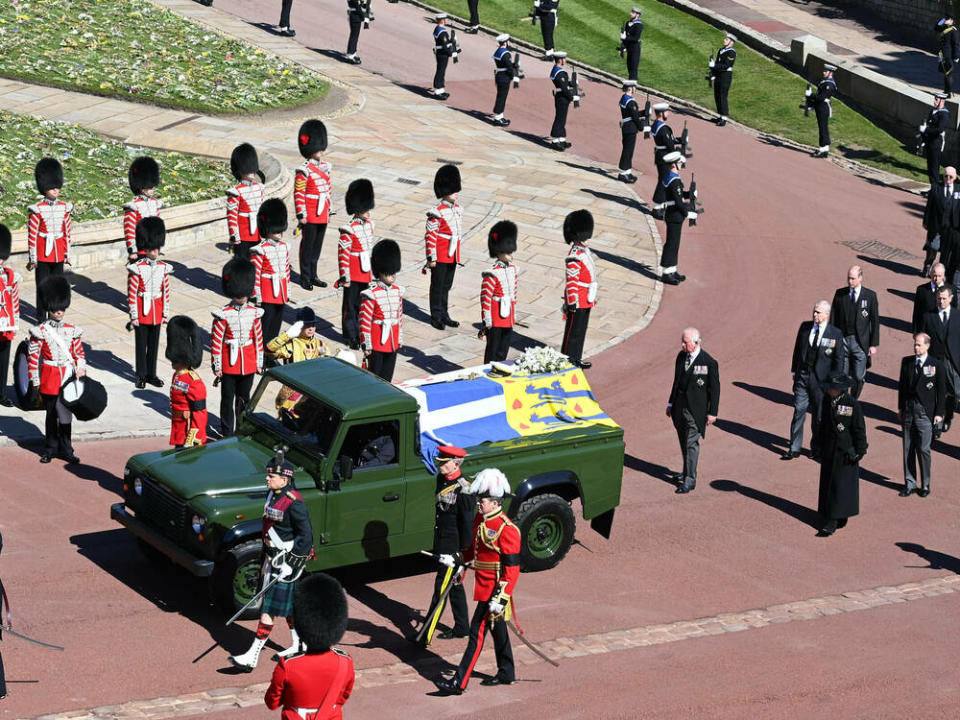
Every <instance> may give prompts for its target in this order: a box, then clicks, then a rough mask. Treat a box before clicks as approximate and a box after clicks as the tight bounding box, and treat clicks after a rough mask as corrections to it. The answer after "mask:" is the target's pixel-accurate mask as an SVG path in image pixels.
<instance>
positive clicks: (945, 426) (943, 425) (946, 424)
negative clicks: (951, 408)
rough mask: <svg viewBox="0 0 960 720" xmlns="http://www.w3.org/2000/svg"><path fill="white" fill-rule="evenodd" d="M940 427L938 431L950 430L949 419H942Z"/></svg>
mask: <svg viewBox="0 0 960 720" xmlns="http://www.w3.org/2000/svg"><path fill="white" fill-rule="evenodd" d="M940 428H941V430H940V432H950V421H949V420H944V421H943V422H942V423H940Z"/></svg>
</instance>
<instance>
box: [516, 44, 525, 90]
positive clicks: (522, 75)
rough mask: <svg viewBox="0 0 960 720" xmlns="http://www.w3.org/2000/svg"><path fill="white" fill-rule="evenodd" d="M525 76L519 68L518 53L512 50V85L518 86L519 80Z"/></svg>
mask: <svg viewBox="0 0 960 720" xmlns="http://www.w3.org/2000/svg"><path fill="white" fill-rule="evenodd" d="M524 77H526V76H525V75H524V74H523V70H521V69H520V53H519V52H517V51H514V53H513V86H514V87H515V88H518V87H520V81H521V80H522V79H523V78H524Z"/></svg>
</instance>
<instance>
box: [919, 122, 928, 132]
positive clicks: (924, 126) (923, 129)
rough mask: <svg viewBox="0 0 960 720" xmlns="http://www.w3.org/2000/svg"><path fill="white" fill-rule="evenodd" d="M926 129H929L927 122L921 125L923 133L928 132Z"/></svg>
mask: <svg viewBox="0 0 960 720" xmlns="http://www.w3.org/2000/svg"><path fill="white" fill-rule="evenodd" d="M926 131H927V124H926V123H923V125H921V126H920V132H922V133H923V132H926Z"/></svg>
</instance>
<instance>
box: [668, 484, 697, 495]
mask: <svg viewBox="0 0 960 720" xmlns="http://www.w3.org/2000/svg"><path fill="white" fill-rule="evenodd" d="M691 490H693V488H692V487H690V486H689V485H681V486H680V487H678V488H677V489H676V490H674V491H673V492H674V493H675V494H676V495H686V494H687V493H688V492H690V491H691Z"/></svg>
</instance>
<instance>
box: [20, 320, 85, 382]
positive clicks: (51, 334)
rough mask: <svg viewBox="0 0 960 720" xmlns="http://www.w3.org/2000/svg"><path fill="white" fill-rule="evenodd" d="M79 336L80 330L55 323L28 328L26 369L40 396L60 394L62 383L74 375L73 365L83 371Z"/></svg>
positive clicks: (83, 361)
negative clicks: (28, 340)
mask: <svg viewBox="0 0 960 720" xmlns="http://www.w3.org/2000/svg"><path fill="white" fill-rule="evenodd" d="M81 335H83V330H81V329H80V328H78V327H75V326H73V325H69V324H67V323H65V322H59V323H58V322H56V321H54V320H47V321H46V322H44V323H41V324H40V325H37V326H36V327H32V328H30V345H29V346H28V347H29V353H30V354H29V357H28V362H27V367H28V368H29V374H30V382H31V384H33V385H38V386H39V387H40V392H41V393H42V394H44V395H59V394H60V387H61V386H62V385H63V381H64V380H66V378H67V377H68V376H70V375H72V374H73V373H72V370H71V368H73V366H74V365H76V367H77V369H79V370H84V369H86V367H87V361H86V358H85V357H84V355H83V345H81V344H80V336H81Z"/></svg>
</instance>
